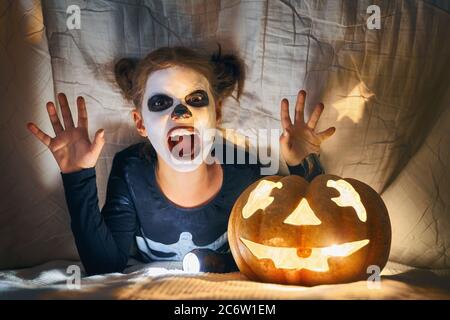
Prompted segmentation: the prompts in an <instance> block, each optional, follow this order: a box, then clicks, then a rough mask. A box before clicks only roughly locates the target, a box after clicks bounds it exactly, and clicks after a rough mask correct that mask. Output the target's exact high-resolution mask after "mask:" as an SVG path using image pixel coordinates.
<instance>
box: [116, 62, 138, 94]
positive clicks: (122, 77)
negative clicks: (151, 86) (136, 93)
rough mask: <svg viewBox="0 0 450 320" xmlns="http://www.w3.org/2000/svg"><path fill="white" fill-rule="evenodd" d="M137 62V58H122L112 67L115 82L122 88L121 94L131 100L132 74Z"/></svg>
mask: <svg viewBox="0 0 450 320" xmlns="http://www.w3.org/2000/svg"><path fill="white" fill-rule="evenodd" d="M137 64H138V60H137V59H131V58H123V59H120V60H119V61H118V62H117V63H116V65H115V67H114V75H115V77H116V82H117V84H118V85H119V87H120V89H121V90H122V95H123V96H124V98H125V99H127V100H132V90H133V76H134V71H135V70H136V66H137Z"/></svg>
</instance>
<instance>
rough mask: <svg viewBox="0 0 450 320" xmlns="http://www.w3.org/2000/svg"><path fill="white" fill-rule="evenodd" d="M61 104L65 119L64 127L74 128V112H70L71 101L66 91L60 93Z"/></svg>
mask: <svg viewBox="0 0 450 320" xmlns="http://www.w3.org/2000/svg"><path fill="white" fill-rule="evenodd" d="M58 101H59V105H60V106H61V114H62V117H63V121H64V127H65V128H66V129H68V128H73V127H74V126H75V125H74V124H73V118H72V113H71V112H70V108H69V102H68V101H67V97H66V95H65V94H64V93H59V94H58Z"/></svg>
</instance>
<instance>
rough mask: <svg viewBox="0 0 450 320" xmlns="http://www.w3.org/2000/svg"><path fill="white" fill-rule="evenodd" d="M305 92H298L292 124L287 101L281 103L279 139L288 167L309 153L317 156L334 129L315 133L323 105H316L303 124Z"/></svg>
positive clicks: (297, 162)
mask: <svg viewBox="0 0 450 320" xmlns="http://www.w3.org/2000/svg"><path fill="white" fill-rule="evenodd" d="M305 99H306V92H305V91H304V90H300V91H299V93H298V95H297V103H296V105H295V119H294V123H292V120H291V117H290V116H289V101H288V100H287V99H283V100H282V101H281V125H282V127H283V134H282V135H281V137H280V149H281V154H282V156H283V158H284V160H285V161H286V163H287V164H288V165H290V166H295V165H298V164H300V163H301V162H302V160H303V159H304V158H305V157H306V156H308V155H309V154H311V153H316V154H319V151H320V144H321V143H322V142H323V141H324V140H326V139H328V138H329V137H331V136H332V135H333V133H334V132H335V131H336V128H334V127H330V128H328V129H326V130H324V131H322V132H316V131H315V129H316V125H317V122H318V121H319V118H320V115H321V114H322V111H323V109H324V105H323V103H318V104H317V105H316V107H315V108H314V110H313V112H312V114H311V117H310V118H309V120H308V122H307V123H305V118H304V110H305Z"/></svg>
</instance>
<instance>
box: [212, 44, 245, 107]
mask: <svg viewBox="0 0 450 320" xmlns="http://www.w3.org/2000/svg"><path fill="white" fill-rule="evenodd" d="M211 62H212V63H213V64H214V67H215V75H216V80H217V81H216V85H215V88H214V89H215V90H216V92H217V94H218V96H219V97H221V98H222V99H223V98H225V97H227V96H230V95H231V94H232V93H233V91H234V89H235V87H236V86H237V98H238V99H239V97H240V95H241V93H242V89H243V87H244V79H245V69H244V63H243V62H242V60H241V59H239V58H238V56H236V55H234V54H225V55H222V50H221V46H220V45H219V49H218V51H217V52H215V53H213V54H212V55H211Z"/></svg>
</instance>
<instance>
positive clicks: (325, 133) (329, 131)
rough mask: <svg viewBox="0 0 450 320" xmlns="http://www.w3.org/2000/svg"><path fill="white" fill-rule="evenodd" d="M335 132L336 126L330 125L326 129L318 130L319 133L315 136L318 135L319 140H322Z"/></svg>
mask: <svg viewBox="0 0 450 320" xmlns="http://www.w3.org/2000/svg"><path fill="white" fill-rule="evenodd" d="M335 132H336V128H335V127H330V128H328V129H327V130H324V131H322V132H319V133H318V134H317V137H318V138H319V139H320V140H321V141H323V140H326V139H328V138H329V137H331V136H332V135H333V134H334V133H335Z"/></svg>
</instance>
